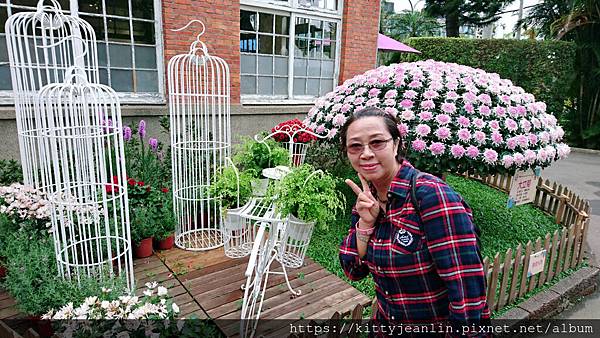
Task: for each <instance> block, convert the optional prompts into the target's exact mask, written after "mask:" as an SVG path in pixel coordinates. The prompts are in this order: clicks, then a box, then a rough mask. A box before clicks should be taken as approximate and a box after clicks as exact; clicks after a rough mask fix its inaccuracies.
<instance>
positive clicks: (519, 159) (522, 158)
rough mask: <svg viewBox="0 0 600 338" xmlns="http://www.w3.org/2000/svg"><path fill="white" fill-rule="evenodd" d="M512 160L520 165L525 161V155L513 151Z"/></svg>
mask: <svg viewBox="0 0 600 338" xmlns="http://www.w3.org/2000/svg"><path fill="white" fill-rule="evenodd" d="M513 160H514V163H515V164H516V165H517V166H521V165H522V164H523V163H525V156H523V154H521V153H515V154H514V155H513Z"/></svg>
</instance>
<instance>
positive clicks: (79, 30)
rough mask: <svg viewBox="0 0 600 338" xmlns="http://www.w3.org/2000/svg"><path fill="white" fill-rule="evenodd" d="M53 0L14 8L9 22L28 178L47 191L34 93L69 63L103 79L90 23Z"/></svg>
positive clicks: (21, 144) (61, 75) (89, 76)
mask: <svg viewBox="0 0 600 338" xmlns="http://www.w3.org/2000/svg"><path fill="white" fill-rule="evenodd" d="M49 2H50V3H51V4H50V5H45V4H44V0H40V1H39V2H38V4H37V9H36V11H35V12H19V13H16V14H14V15H11V16H10V17H9V18H8V20H7V21H6V24H5V32H6V44H7V50H8V58H9V63H10V71H11V79H12V88H13V93H14V96H13V97H14V100H15V111H16V121H17V131H18V139H19V148H20V153H21V164H22V166H23V176H24V183H25V184H27V185H31V186H33V187H35V188H38V189H40V190H42V191H45V192H49V191H51V189H50V190H49V189H48V188H49V186H50V185H51V184H52V182H45V181H43V177H42V175H41V173H40V170H41V164H40V149H39V145H38V144H37V143H36V141H37V140H38V137H37V135H36V133H37V132H38V131H39V130H40V127H39V123H40V121H38V120H37V119H36V115H35V112H34V107H35V97H36V95H37V93H38V91H39V90H40V89H41V88H42V87H43V86H45V85H47V84H50V83H60V82H62V81H63V80H64V78H65V73H66V71H67V70H68V69H69V68H70V67H71V66H78V67H79V68H80V69H81V70H83V72H85V73H86V79H87V80H88V81H89V82H93V83H98V79H99V77H98V60H97V51H96V48H97V47H96V35H95V33H94V30H93V28H92V26H91V25H90V24H89V23H87V22H86V21H84V20H82V19H80V18H78V17H75V16H72V15H67V14H64V13H63V11H62V9H61V8H60V5H59V3H58V2H57V1H56V0H50V1H49ZM76 56H79V57H76ZM38 118H42V119H44V118H45V116H39V117H38Z"/></svg>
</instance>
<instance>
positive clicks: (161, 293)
mask: <svg viewBox="0 0 600 338" xmlns="http://www.w3.org/2000/svg"><path fill="white" fill-rule="evenodd" d="M158 295H159V296H160V297H162V296H166V295H167V288H166V287H164V286H159V287H158Z"/></svg>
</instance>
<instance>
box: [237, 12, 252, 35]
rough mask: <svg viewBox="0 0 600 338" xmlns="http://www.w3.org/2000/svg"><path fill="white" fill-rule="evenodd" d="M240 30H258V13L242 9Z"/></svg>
mask: <svg viewBox="0 0 600 338" xmlns="http://www.w3.org/2000/svg"><path fill="white" fill-rule="evenodd" d="M240 30H243V31H251V32H256V13H255V12H248V11H240Z"/></svg>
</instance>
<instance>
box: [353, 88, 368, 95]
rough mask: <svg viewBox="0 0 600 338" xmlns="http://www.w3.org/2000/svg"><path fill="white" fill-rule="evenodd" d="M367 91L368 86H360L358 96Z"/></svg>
mask: <svg viewBox="0 0 600 338" xmlns="http://www.w3.org/2000/svg"><path fill="white" fill-rule="evenodd" d="M366 92H367V88H365V87H360V88H358V89H357V90H356V96H361V95H364V94H365V93H366Z"/></svg>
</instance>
